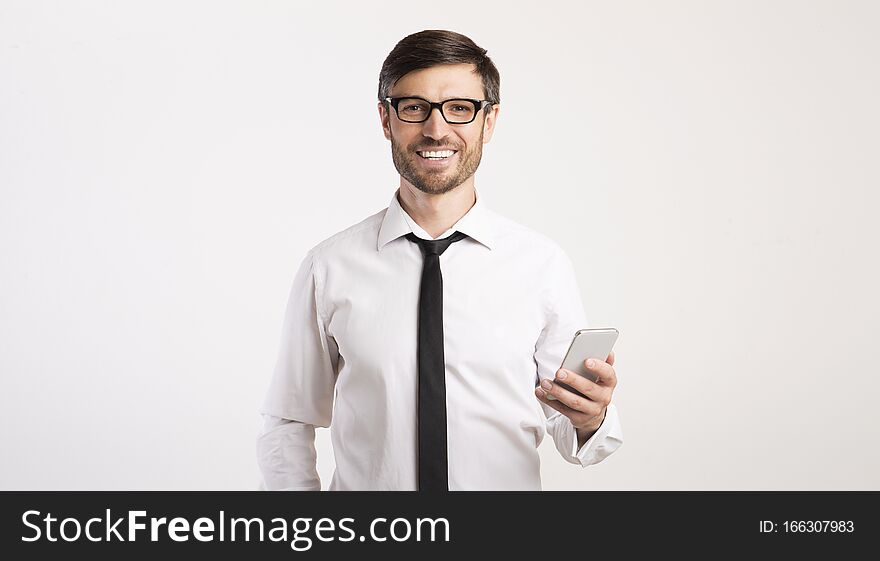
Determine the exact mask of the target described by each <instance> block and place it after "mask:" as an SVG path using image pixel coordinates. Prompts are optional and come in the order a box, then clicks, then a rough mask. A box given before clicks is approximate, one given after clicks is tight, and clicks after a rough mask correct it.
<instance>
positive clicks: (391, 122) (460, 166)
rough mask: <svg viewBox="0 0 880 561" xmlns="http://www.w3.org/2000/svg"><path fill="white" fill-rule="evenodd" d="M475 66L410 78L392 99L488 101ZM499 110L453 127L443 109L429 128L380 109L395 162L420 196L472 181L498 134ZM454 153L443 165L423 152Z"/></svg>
mask: <svg viewBox="0 0 880 561" xmlns="http://www.w3.org/2000/svg"><path fill="white" fill-rule="evenodd" d="M473 71H474V65H472V64H444V65H441V66H434V67H432V68H425V69H423V70H416V71H413V72H410V73H409V74H407V75H405V76H404V77H403V78H401V79H400V80H398V82H397V83H396V84H395V85H394V87H393V88H392V89H391V93H390V97H406V96H414V97H421V98H424V99H427V100H429V101H443V100H447V99H452V98H467V99H485V95H484V92H483V82H482V80H481V79H480V76H479V75H478V74H474V72H473ZM498 110H499V108H498V106H497V105H493V106H491V107H490V109H489V110H488V112H487V111H486V110H483V111H480V112H479V114H477V117H476V118H475V119H474V120H473V122H471V123H467V124H464V125H451V124H449V123H447V122H446V120H445V119H443V116H442V115H440V111H439V110H436V109H435V110H432V111H431V114H430V116H429V117H428V120H427V121H425V122H423V123H406V122H403V121H401V120H400V119H398V118H397V114H396V113H395V112H394V108H393V107H391V108H388V107H386V105H385V104H384V103H380V104H379V116H380V117H381V119H382V128H383V130H384V132H385V138H387V139H388V140H390V141H391V157H392V159H393V160H394V167H396V168H397V171H398V173H400V176H401V177H402V178H403V179H405V180H406V181H408V182H409V183H410V184H412V185H413V187H415V188H416V189H418V190H419V191H422V192H423V193H428V194H432V195H439V194H442V193H446V192H448V191H451V190H453V189H455V188H456V187H458V186H459V185H461V184H462V183H464V182H465V181H467V180H468V179H470V178H471V177H472V176H473V175H474V172H475V171H477V167H479V165H480V159H481V158H482V156H483V144H485V143H487V142H489V140H490V139H491V138H492V133H493V131H494V129H495V119H496V117H497V114H498ZM426 150H430V151H442V150H453V151H455V153H454V154H453V155H452V156H449V157H448V158H444V159H442V160H428V159H426V158H423V157H422V156H421V155H419V153H420V152H423V151H426Z"/></svg>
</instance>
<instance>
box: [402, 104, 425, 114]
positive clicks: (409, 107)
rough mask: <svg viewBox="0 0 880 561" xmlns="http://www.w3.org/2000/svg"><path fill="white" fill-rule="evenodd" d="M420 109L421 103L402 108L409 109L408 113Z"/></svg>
mask: <svg viewBox="0 0 880 561" xmlns="http://www.w3.org/2000/svg"><path fill="white" fill-rule="evenodd" d="M422 109H423V108H422V106H421V105H407V106H405V107H404V108H403V110H404V111H409V112H410V113H412V112H413V111H420V110H422Z"/></svg>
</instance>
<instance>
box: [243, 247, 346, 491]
mask: <svg viewBox="0 0 880 561" xmlns="http://www.w3.org/2000/svg"><path fill="white" fill-rule="evenodd" d="M321 286H322V283H321V275H320V269H319V267H318V264H317V260H316V257H315V255H314V253H313V252H309V253H308V255H306V257H305V258H304V259H303V261H302V263H301V265H300V268H299V270H298V271H297V273H296V277H295V278H294V281H293V285H292V287H291V290H290V294H289V297H288V300H287V307H286V309H285V313H284V320H283V323H282V329H281V340H280V343H279V345H278V355H277V359H276V362H275V368H274V370H273V372H272V377H271V381H270V383H269V388H268V391H267V392H266V396H265V399H264V401H263V405H262V407H261V408H260V413H262V414H263V415H264V426H263V430H262V431H261V434H260V435H259V437H258V438H257V461H258V464H259V466H260V470H261V472H262V474H263V487H264V488H266V489H304V488H309V489H313V488H317V489H320V480H319V479H318V476H317V472H316V470H315V461H316V455H315V448H314V436H315V427H329V426H330V421H331V417H332V411H333V394H334V389H335V386H336V373H337V365H338V360H339V351H338V347H337V346H336V343H335V341H334V340H333V338H332V337H329V336H328V335H327V331H326V324H325V315H324V314H323V313H322V308H321Z"/></svg>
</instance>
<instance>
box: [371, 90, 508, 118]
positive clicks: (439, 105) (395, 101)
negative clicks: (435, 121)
mask: <svg viewBox="0 0 880 561" xmlns="http://www.w3.org/2000/svg"><path fill="white" fill-rule="evenodd" d="M402 99H418V100H419V101H424V102H425V103H427V104H428V105H430V106H431V108H430V109H429V110H428V112H427V113H425V118H424V119H422V120H421V121H407V120H406V119H403V118H402V117H401V116H400V111H399V110H398V109H397V106H398V105H399V104H400V100H402ZM385 101H386V102H388V104H389V105H391V106H392V107H394V114H395V115H397V118H398V119H400V120H401V121H403V122H404V123H424V122H425V121H427V120H428V119H430V118H431V113H433V112H434V109H435V108H436V109H437V110H438V111H440V116H441V117H443V120H444V121H446V122H447V123H449V124H450V125H467V124H469V123H473V122H474V120H475V119H476V118H477V115H479V114H480V111H482V110H483V109H484V108H485V107H488V106H489V105H494V104H495V102H493V101H490V100H488V99H469V98H466V97H453V98H451V99H444V100H443V101H437V102H434V101H428V100H427V99H425V98H423V97H419V96H417V95H407V96H403V97H386V98H385ZM450 101H469V102H471V103H473V104H474V107H476V111H474V116H473V117H472V118H471V120H470V121H462V122H457V123H453V122H451V121H450V120H449V119H447V118H446V114H445V113H444V112H443V105H444V104H446V103H449V102H450Z"/></svg>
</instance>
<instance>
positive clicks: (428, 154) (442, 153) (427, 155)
mask: <svg viewBox="0 0 880 561" xmlns="http://www.w3.org/2000/svg"><path fill="white" fill-rule="evenodd" d="M419 154H421V156H422V157H423V158H448V157H450V156H452V155H453V154H455V151H454V150H441V151H439V152H419Z"/></svg>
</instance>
